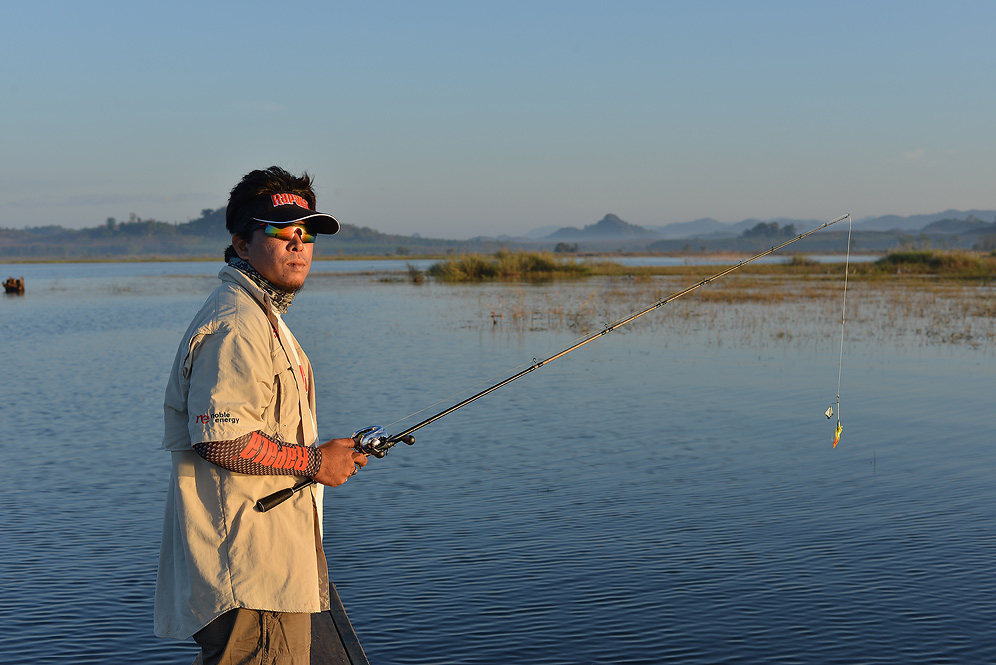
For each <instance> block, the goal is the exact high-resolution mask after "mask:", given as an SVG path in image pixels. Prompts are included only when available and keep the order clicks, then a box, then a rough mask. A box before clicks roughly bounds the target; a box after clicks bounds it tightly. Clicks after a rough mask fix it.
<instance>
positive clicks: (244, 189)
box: [225, 166, 315, 263]
mask: <svg viewBox="0 0 996 665" xmlns="http://www.w3.org/2000/svg"><path fill="white" fill-rule="evenodd" d="M312 182H313V179H312V177H311V176H310V175H308V172H307V171H305V172H304V173H302V174H301V175H300V176H296V175H293V174H292V173H290V172H288V171H286V170H284V169H282V168H280V167H279V166H271V167H270V168H268V169H256V170H255V171H250V172H249V173H247V174H245V175H244V176H242V179H241V180H239V182H238V184H237V185H235V187H232V191H231V193H230V194H229V195H228V207H227V208H226V209H225V228H227V229H228V232H229V233H231V234H232V235H238V236H240V237H242V238H244V239H246V240H249V238H250V237H252V231H248V232H247V231H246V229H245V223H244V220H242V219H241V215H240V212H241V210H242V208H244V207H245V206H246V205H247V204H249V203H252V202H253V201H255V200H256V199H258V198H259V197H261V196H266V195H267V194H279V193H282V192H287V193H290V194H297V195H298V196H300V197H301V198H303V199H304V200H305V201H307V202H308V207H309V208H311V209H312V210H314V209H315V191H314V189H312V186H311V185H312ZM236 256H238V254H236V253H235V247H233V246H232V245H229V246H228V247H227V248H226V249H225V262H226V263H227V262H228V261H229V260H231V259H232V258H234V257H236Z"/></svg>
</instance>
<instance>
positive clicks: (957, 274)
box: [427, 250, 996, 282]
mask: <svg viewBox="0 0 996 665" xmlns="http://www.w3.org/2000/svg"><path fill="white" fill-rule="evenodd" d="M740 260H744V259H743V258H741V259H738V258H737V257H735V256H731V257H730V264H729V265H735V264H736V263H737V262H738V261H740ZM721 267H722V266H717V265H683V266H624V265H622V264H619V263H615V262H613V261H611V260H608V259H603V260H598V261H595V260H587V261H579V260H576V259H565V258H562V257H557V256H555V255H554V254H551V253H549V252H525V251H516V252H512V251H507V250H503V251H500V252H498V253H496V254H494V255H483V254H465V255H461V256H458V257H453V258H450V259H446V260H444V261H441V262H439V263H435V264H433V265H432V266H430V268H429V270H428V271H427V273H428V274H429V275H431V276H432V277H435V278H436V279H439V280H442V281H448V282H480V281H488V280H542V279H551V278H558V279H560V278H585V277H592V276H615V277H627V278H631V279H635V280H641V279H651V278H653V277H659V276H667V275H675V276H683V277H698V276H701V277H707V276H712V275H714V274H716V273H717V272H718V271H719V270H720V269H721ZM737 274H738V275H769V276H778V275H791V276H799V277H803V276H807V277H810V278H827V277H830V278H839V277H842V276H843V274H844V257H843V256H841V257H840V262H839V263H821V262H818V261H815V260H813V259H811V258H808V257H806V256H805V255H802V254H795V255H792V258H791V260H790V261H787V262H785V263H750V264H746V265H744V266H743V267H741V268H739V269H738V270H737ZM897 275H898V276H908V277H918V276H919V277H930V278H934V279H936V278H941V279H952V280H983V281H986V280H994V279H996V253H982V252H969V251H940V250H935V251H903V252H890V253H889V254H887V255H886V256H884V257H883V258H881V259H879V260H878V261H875V262H863V263H850V265H849V266H848V277H849V278H851V279H859V280H881V279H888V278H894V277H895V276H897Z"/></svg>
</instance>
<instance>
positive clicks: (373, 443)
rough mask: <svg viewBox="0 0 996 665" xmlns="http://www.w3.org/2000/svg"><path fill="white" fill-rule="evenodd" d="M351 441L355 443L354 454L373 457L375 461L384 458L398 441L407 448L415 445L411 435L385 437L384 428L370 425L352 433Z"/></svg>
mask: <svg viewBox="0 0 996 665" xmlns="http://www.w3.org/2000/svg"><path fill="white" fill-rule="evenodd" d="M353 440H354V441H356V445H355V446H354V448H356V452H359V453H363V454H365V455H373V456H374V457H376V458H377V459H380V458H382V457H384V455H386V454H387V451H388V450H390V449H391V448H392V447H393V446H394V444H396V443H398V442H399V441H401V442H402V443H407V444H408V445H409V446H411V445H414V444H415V437H414V436H412V435H411V434H405V435H403V436H399V437H393V436H387V435H386V434H384V428H383V427H381V426H380V425H371V426H370V427H364V428H363V429H361V430H358V431H356V432H353Z"/></svg>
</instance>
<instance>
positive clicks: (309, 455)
mask: <svg viewBox="0 0 996 665" xmlns="http://www.w3.org/2000/svg"><path fill="white" fill-rule="evenodd" d="M194 450H195V451H196V452H197V454H198V455H200V456H201V457H203V458H204V459H206V460H207V461H208V462H211V463H212V464H217V465H218V466H220V467H222V468H224V469H228V470H229V471H236V472H238V473H247V474H249V475H252V476H307V477H309V478H310V477H311V476H314V475H315V474H316V473H318V469H319V468H320V467H321V466H322V451H321V450H319V449H318V448H313V447H311V446H299V445H291V444H287V443H280V442H279V441H274V440H273V439H271V438H270V437H268V436H267V435H265V434H263V433H262V432H260V431H258V430H257V431H255V432H250V433H249V434H244V435H243V436H240V437H239V438H237V439H232V440H230V441H208V442H205V443H197V444H194Z"/></svg>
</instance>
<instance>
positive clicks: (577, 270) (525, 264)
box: [426, 250, 594, 282]
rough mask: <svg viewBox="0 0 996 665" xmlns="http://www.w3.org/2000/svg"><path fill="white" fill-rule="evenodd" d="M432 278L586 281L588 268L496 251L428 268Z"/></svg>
mask: <svg viewBox="0 0 996 665" xmlns="http://www.w3.org/2000/svg"><path fill="white" fill-rule="evenodd" d="M426 272H427V273H428V274H429V275H431V276H432V277H435V278H436V279H439V280H443V281H447V282H479V281H484V280H496V279H500V280H519V279H523V280H535V279H552V278H556V277H588V276H591V275H593V274H594V270H593V267H592V265H590V264H588V263H584V262H581V261H577V260H575V259H563V258H559V257H556V256H554V255H553V254H552V253H550V252H509V251H505V250H502V251H499V252H497V253H496V254H494V255H492V256H486V255H483V254H465V255H463V256H459V257H456V258H452V259H447V260H445V261H441V262H439V263H434V264H432V265H431V266H429V269H428V270H427V271H426Z"/></svg>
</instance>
